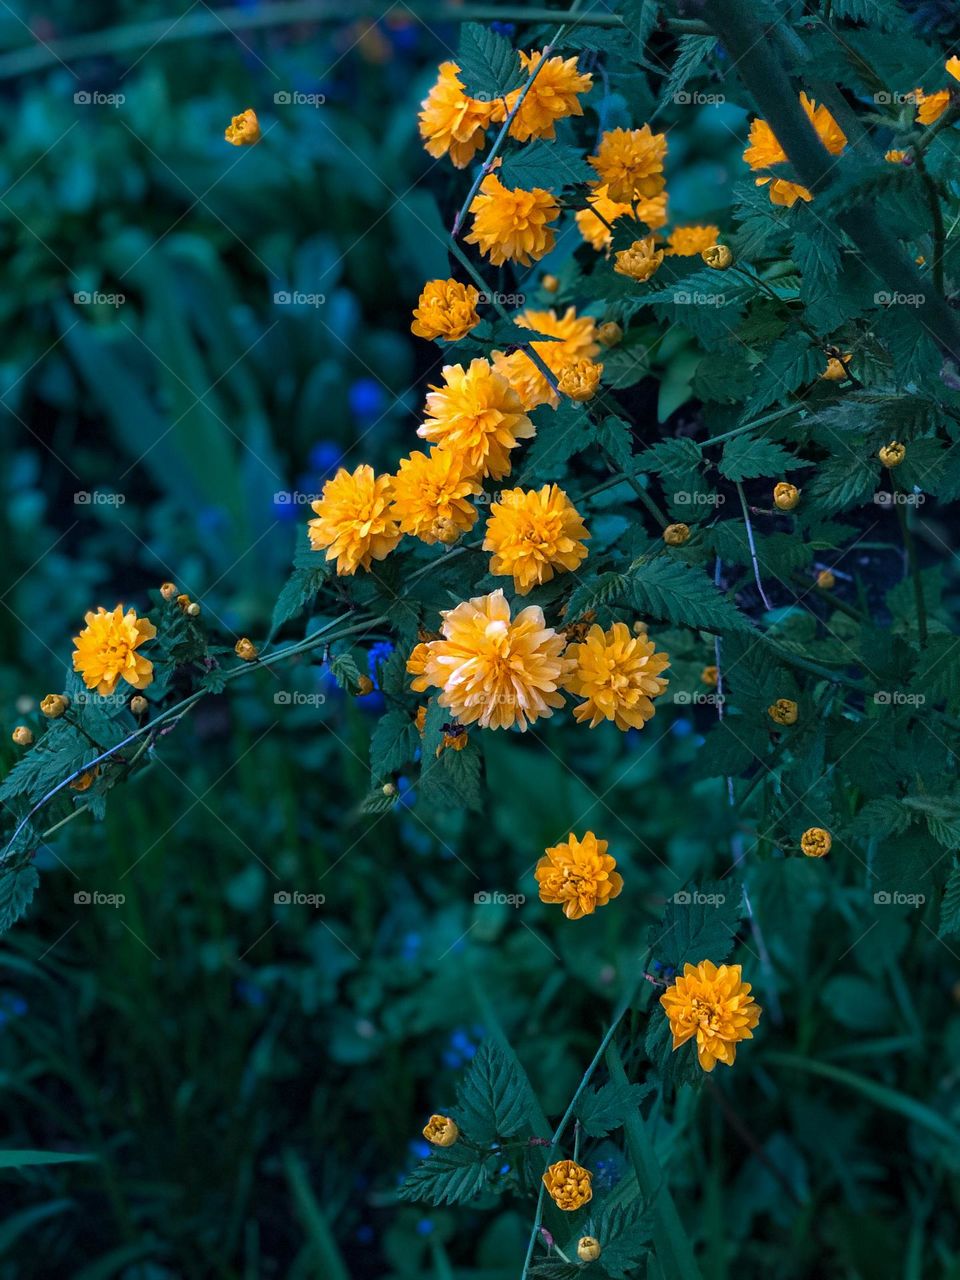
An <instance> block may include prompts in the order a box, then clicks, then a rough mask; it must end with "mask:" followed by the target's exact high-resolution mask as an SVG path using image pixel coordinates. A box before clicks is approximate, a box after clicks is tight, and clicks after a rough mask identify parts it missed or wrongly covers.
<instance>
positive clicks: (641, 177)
mask: <svg viewBox="0 0 960 1280" xmlns="http://www.w3.org/2000/svg"><path fill="white" fill-rule="evenodd" d="M666 154H667V135H666V134H665V133H653V132H652V131H651V129H650V126H649V125H648V124H645V125H644V126H643V128H642V129H609V130H608V131H607V132H606V133H604V135H603V137H602V138H601V139H600V146H599V147H598V148H597V154H596V155H595V156H590V157H589V160H590V164H592V165H593V167H594V169H596V171H597V174H598V176H599V178H600V181H601V182H604V183H606V185H607V194H608V195H609V197H610V199H611V200H630V201H632V200H634V199H635V198H636V197H637V196H643V197H645V198H647V199H649V198H650V197H651V196H656V195H659V194H660V192H661V191H662V190H663V187H664V181H665V180H664V176H663V161H664V157H665V156H666Z"/></svg>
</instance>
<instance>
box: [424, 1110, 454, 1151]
mask: <svg viewBox="0 0 960 1280" xmlns="http://www.w3.org/2000/svg"><path fill="white" fill-rule="evenodd" d="M423 1136H424V1137H425V1138H426V1140H427V1141H428V1142H430V1143H432V1144H433V1145H434V1146H435V1147H452V1146H453V1144H454V1143H455V1142H456V1140H457V1139H458V1138H459V1137H460V1130H459V1128H458V1127H457V1124H456V1121H454V1120H451V1119H450V1117H449V1116H431V1117H430V1119H429V1120H428V1121H427V1123H426V1124H425V1125H424V1129H423Z"/></svg>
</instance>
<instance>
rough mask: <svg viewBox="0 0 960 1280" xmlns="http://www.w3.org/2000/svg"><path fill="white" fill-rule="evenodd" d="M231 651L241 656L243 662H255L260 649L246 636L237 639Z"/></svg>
mask: <svg viewBox="0 0 960 1280" xmlns="http://www.w3.org/2000/svg"><path fill="white" fill-rule="evenodd" d="M233 651H234V653H235V654H236V655H237V657H238V658H242V659H243V660H244V662H256V660H257V658H258V657H259V656H260V650H259V649H258V648H257V646H256V645H255V644H254V643H253V641H252V640H248V639H247V637H246V636H244V637H243V638H242V639H241V640H238V641H237V643H236V644H235V645H234V646H233Z"/></svg>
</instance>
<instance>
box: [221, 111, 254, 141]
mask: <svg viewBox="0 0 960 1280" xmlns="http://www.w3.org/2000/svg"><path fill="white" fill-rule="evenodd" d="M223 136H224V138H225V139H226V141H227V142H229V143H231V144H232V145H233V146H235V147H252V146H253V144H254V143H255V142H259V141H260V136H261V135H260V121H259V120H258V119H257V113H256V112H255V111H254V110H253V108H252V107H247V109H246V111H241V112H240V114H239V115H238V116H234V117H233V119H232V120H231V121H230V123H229V124H228V125H227V127H226V129H225V130H224V134H223Z"/></svg>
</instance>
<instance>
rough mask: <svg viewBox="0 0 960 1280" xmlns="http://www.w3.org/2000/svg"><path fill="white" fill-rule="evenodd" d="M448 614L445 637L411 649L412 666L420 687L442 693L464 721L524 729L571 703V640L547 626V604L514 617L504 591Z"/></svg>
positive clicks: (441, 700) (441, 697) (445, 614)
mask: <svg viewBox="0 0 960 1280" xmlns="http://www.w3.org/2000/svg"><path fill="white" fill-rule="evenodd" d="M442 617H443V628H442V638H441V639H440V640H430V641H428V642H427V643H426V644H424V645H422V646H421V645H417V648H416V649H415V650H414V651H413V654H411V657H410V661H409V662H408V664H407V670H408V671H411V672H412V673H413V674H414V675H416V677H417V678H416V679H415V680H414V681H413V682H412V683H411V686H410V687H411V688H412V689H414V690H416V691H417V692H423V691H424V690H425V689H427V688H430V687H431V686H432V687H434V688H437V689H440V690H442V692H441V693H440V695H439V698H438V699H437V700H438V702H439V703H440V705H441V706H442V707H446V708H447V709H448V710H449V711H451V712H452V713H453V716H454V718H455V719H456V720H457V721H458V722H459V723H460V724H473V723H474V722H476V723H478V724H479V725H480V727H481V728H483V729H509V728H510V727H511V725H514V724H516V725H517V726H519V728H520V729H521V731H522V730H525V729H526V727H527V725H528V724H533V723H534V721H536V720H538V719H540V717H541V716H544V717H546V716H552V715H553V708H556V707H562V706H563V697H562V695H561V694H560V693H559V692H558V689H559V685H560V682H561V679H562V677H563V675H564V674H565V671H566V666H567V664H566V662H565V660H564V658H563V657H562V654H563V646H564V637H563V636H562V635H558V634H557V632H556V631H554V630H553V629H552V628H551V627H548V626H547V625H546V623H545V622H544V618H543V610H542V609H538V608H537V607H536V606H533V605H531V606H529V607H528V608H526V609H523V610H521V612H520V613H518V614H517V616H516V617H515V618H513V619H512V620H511V617H510V605H509V604H508V602H507V601H506V599H505V598H504V595H503V592H502V591H501V590H497V591H492V592H491V593H490V594H489V595H487V596H476V597H475V598H474V599H472V600H465V601H464V602H463V603H462V604H458V605H457V607H456V608H455V609H447V610H445V611H444V612H443V614H442ZM424 649H425V650H426V654H425V655H424V654H423V653H422V650H424ZM421 667H422V674H421V672H420V668H421Z"/></svg>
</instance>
